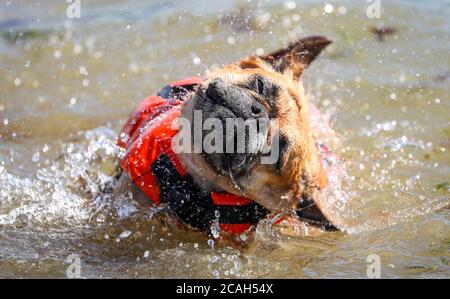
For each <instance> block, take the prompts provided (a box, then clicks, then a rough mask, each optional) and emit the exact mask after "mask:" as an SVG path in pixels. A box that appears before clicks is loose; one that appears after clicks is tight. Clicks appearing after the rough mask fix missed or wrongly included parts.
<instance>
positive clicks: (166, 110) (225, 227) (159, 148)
mask: <svg viewBox="0 0 450 299" xmlns="http://www.w3.org/2000/svg"><path fill="white" fill-rule="evenodd" d="M200 82H201V79H200V78H197V77H192V78H187V79H184V80H180V81H176V82H173V83H172V84H170V85H168V86H166V87H164V88H163V89H162V90H161V92H160V93H158V95H156V96H150V97H148V98H146V99H144V100H143V101H142V102H141V103H140V104H139V105H138V107H137V109H136V110H135V111H134V112H133V113H132V115H131V116H130V118H129V119H128V121H127V123H126V124H125V126H124V128H123V130H122V133H121V134H120V136H119V140H118V145H119V146H120V147H122V148H124V149H125V155H124V156H123V158H122V159H121V160H120V167H121V168H122V170H123V171H125V172H126V173H128V174H129V176H130V177H131V179H132V181H133V183H134V184H135V185H136V186H137V187H139V188H140V189H141V190H142V192H144V193H145V195H147V197H148V198H149V199H150V200H151V201H152V202H153V203H154V204H155V205H158V204H160V203H161V202H162V201H167V200H168V199H164V198H161V186H160V182H159V180H158V178H157V176H156V175H155V173H154V166H155V162H156V161H157V160H158V159H159V158H160V157H161V156H165V157H168V158H169V160H170V162H171V164H172V165H173V166H174V168H175V170H176V172H177V173H178V175H179V176H180V177H182V178H185V177H186V176H188V174H187V172H186V169H185V167H184V166H183V164H182V163H181V161H180V160H179V159H178V157H177V155H176V154H175V153H174V152H173V150H172V148H171V140H172V138H173V137H174V136H175V135H176V133H177V132H178V130H176V129H173V128H172V122H173V121H174V120H175V119H176V118H177V117H179V116H180V114H181V109H182V106H183V103H184V102H186V101H188V100H189V95H190V94H191V93H192V92H193V91H194V90H195V89H196V87H197V86H198V85H199V84H200ZM175 183H176V182H175ZM168 197H170V195H169V196H168ZM169 200H170V199H169ZM175 200H179V199H178V198H177V199H175ZM205 200H206V201H208V200H210V201H211V202H210V206H208V207H209V208H208V209H207V212H208V213H206V212H205V217H206V214H208V215H209V216H208V217H209V218H211V213H210V212H211V211H212V210H214V212H215V211H220V218H219V226H220V229H221V230H222V231H225V232H228V233H231V234H237V233H242V232H245V231H246V230H248V229H249V228H250V226H251V225H252V224H255V223H257V221H259V220H260V218H262V217H263V216H265V214H266V211H264V208H262V207H260V206H259V205H257V204H256V203H254V202H252V201H251V200H249V199H247V198H244V197H241V196H237V195H234V194H230V193H226V192H219V191H213V192H211V193H210V194H209V196H208V198H207V199H205ZM181 201H183V199H181ZM174 204H178V203H174ZM199 204H202V205H204V204H205V203H203V202H199ZM209 210H211V211H209ZM243 210H245V213H243ZM181 212H183V211H181ZM215 214H217V212H215ZM243 214H246V215H248V217H242V215H243ZM200 217H202V216H201V215H200ZM183 220H184V222H190V223H188V224H190V225H191V226H194V227H199V225H197V223H198V222H199V220H198V219H195V221H194V220H192V219H191V218H190V217H189V215H185V217H184V219H183ZM205 220H206V221H210V220H211V219H205Z"/></svg>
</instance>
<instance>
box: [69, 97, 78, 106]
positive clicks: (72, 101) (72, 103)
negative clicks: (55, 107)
mask: <svg viewBox="0 0 450 299" xmlns="http://www.w3.org/2000/svg"><path fill="white" fill-rule="evenodd" d="M76 103H77V98H75V97H71V98H70V105H71V106H73V105H75V104H76Z"/></svg>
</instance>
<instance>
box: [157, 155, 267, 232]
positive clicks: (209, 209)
mask: <svg viewBox="0 0 450 299" xmlns="http://www.w3.org/2000/svg"><path fill="white" fill-rule="evenodd" d="M152 171H153V174H154V175H155V176H156V179H157V182H158V185H159V188H160V201H161V202H164V203H167V204H168V205H169V208H170V210H171V211H172V212H173V213H174V214H176V215H177V217H179V218H180V219H181V220H182V221H183V222H185V223H187V224H189V225H191V226H193V227H195V228H198V229H202V230H205V231H209V228H210V226H211V223H212V221H214V220H216V219H218V220H219V223H225V224H236V223H249V224H256V223H258V222H259V221H260V220H261V219H263V218H264V217H265V216H266V215H267V213H268V212H267V210H266V209H264V208H263V207H262V206H260V205H258V204H257V203H254V202H252V203H251V204H249V205H244V206H222V205H214V204H213V201H212V198H211V194H210V192H207V191H203V190H202V189H201V188H200V187H199V186H198V185H197V184H196V183H195V182H194V180H193V179H192V177H191V176H190V175H186V176H184V177H182V176H181V175H180V174H179V173H178V171H177V170H176V168H175V166H174V165H173V163H172V161H171V160H170V158H169V157H168V156H167V155H160V156H159V157H158V158H157V159H156V161H155V162H154V163H153V165H152Z"/></svg>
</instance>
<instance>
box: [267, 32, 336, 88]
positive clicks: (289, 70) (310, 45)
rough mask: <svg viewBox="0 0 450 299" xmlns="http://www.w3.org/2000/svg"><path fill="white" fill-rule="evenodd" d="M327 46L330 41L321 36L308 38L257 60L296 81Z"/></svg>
mask: <svg viewBox="0 0 450 299" xmlns="http://www.w3.org/2000/svg"><path fill="white" fill-rule="evenodd" d="M329 44H331V41H330V40H329V39H327V38H325V37H323V36H309V37H306V38H304V39H301V40H298V41H296V42H294V43H291V44H289V46H287V47H286V48H283V49H280V50H278V51H275V52H273V53H270V54H269V55H266V56H260V57H259V58H261V59H262V60H264V61H266V62H268V63H269V64H270V65H271V66H272V67H273V68H274V69H275V71H277V72H280V73H282V74H286V75H289V76H292V78H293V79H294V80H298V78H299V77H300V75H301V74H302V73H303V71H304V70H305V69H306V68H307V67H308V65H309V64H310V63H311V62H312V61H313V60H314V59H315V58H316V57H317V56H318V55H319V54H320V52H322V50H323V49H324V48H325V47H326V46H328V45H329Z"/></svg>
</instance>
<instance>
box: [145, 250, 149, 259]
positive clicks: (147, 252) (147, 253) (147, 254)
mask: <svg viewBox="0 0 450 299" xmlns="http://www.w3.org/2000/svg"><path fill="white" fill-rule="evenodd" d="M149 256H150V251H148V250H147V251H146V252H144V257H145V258H148V257H149Z"/></svg>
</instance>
